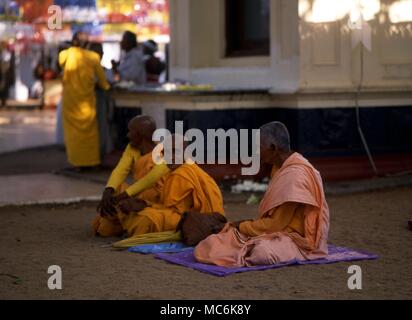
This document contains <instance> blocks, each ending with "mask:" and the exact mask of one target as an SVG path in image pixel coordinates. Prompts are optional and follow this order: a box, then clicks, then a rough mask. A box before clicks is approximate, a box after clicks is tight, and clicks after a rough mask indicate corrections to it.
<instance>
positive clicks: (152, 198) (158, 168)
mask: <svg viewBox="0 0 412 320" xmlns="http://www.w3.org/2000/svg"><path fill="white" fill-rule="evenodd" d="M128 129H129V132H128V138H129V140H130V143H129V144H128V145H127V147H126V149H125V151H124V152H123V155H122V157H121V159H120V161H119V163H118V164H117V166H116V168H115V169H114V170H113V171H112V174H111V175H110V178H109V180H108V182H107V184H106V188H105V190H104V192H103V195H102V200H101V201H100V203H99V205H98V209H97V210H98V212H99V215H98V216H97V217H96V218H95V219H94V220H93V223H92V225H93V229H94V232H95V233H96V234H98V235H100V236H103V237H110V236H119V235H121V234H122V233H123V228H122V227H121V225H120V221H119V219H118V216H117V211H116V210H117V209H116V205H117V204H118V203H119V201H121V200H122V199H127V198H129V197H137V198H139V199H142V200H145V201H148V202H158V201H160V192H161V189H162V186H163V179H162V177H163V176H165V175H166V174H167V173H168V172H169V171H170V170H169V169H168V167H167V165H166V164H165V163H161V164H155V163H154V162H153V159H152V150H153V149H154V147H155V146H156V143H154V142H153V141H152V135H153V132H154V131H155V130H156V123H155V121H154V120H153V118H151V117H149V116H136V117H134V118H133V119H132V120H130V121H129V124H128ZM129 174H132V175H133V180H134V183H133V184H132V185H130V186H129V185H128V184H127V183H126V182H125V181H126V179H127V177H128V176H129Z"/></svg>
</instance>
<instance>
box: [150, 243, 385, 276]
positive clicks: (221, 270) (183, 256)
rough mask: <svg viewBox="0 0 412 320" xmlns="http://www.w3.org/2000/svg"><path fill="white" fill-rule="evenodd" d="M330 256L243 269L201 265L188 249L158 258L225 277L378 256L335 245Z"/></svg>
mask: <svg viewBox="0 0 412 320" xmlns="http://www.w3.org/2000/svg"><path fill="white" fill-rule="evenodd" d="M328 249H329V254H328V256H327V257H326V258H323V259H318V260H296V259H295V260H291V261H287V262H283V263H278V264H273V265H266V266H254V267H241V268H225V267H219V266H215V265H210V264H204V263H199V262H197V261H196V260H195V258H194V256H193V249H188V250H186V251H183V252H178V253H172V254H168V253H158V254H156V255H155V257H156V258H158V259H161V260H165V261H167V262H170V263H175V264H180V265H182V266H185V267H188V268H192V269H195V270H198V271H201V272H205V273H208V274H211V275H214V276H218V277H224V276H228V275H230V274H232V273H236V272H246V271H259V270H266V269H275V268H281V267H284V266H290V265H302V264H327V263H335V262H340V261H355V260H373V259H377V258H378V256H377V255H376V254H372V253H368V252H365V251H359V250H353V249H349V248H344V247H335V246H333V245H329V246H328Z"/></svg>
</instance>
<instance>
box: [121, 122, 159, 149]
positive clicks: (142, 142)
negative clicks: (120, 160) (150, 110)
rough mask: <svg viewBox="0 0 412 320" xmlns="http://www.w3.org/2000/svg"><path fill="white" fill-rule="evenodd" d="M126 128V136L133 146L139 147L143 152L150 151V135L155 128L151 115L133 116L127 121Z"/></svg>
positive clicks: (151, 147) (151, 143)
mask: <svg viewBox="0 0 412 320" xmlns="http://www.w3.org/2000/svg"><path fill="white" fill-rule="evenodd" d="M127 128H128V130H129V132H128V133H127V137H128V138H129V140H130V144H131V145H132V147H133V148H136V149H139V150H140V151H141V152H142V153H143V154H145V153H146V152H149V151H152V149H153V145H154V142H153V141H152V135H153V132H155V130H156V122H155V121H154V119H153V118H152V117H149V116H137V117H134V118H133V119H132V120H130V121H129V124H128V126H127ZM149 149H150V150H149Z"/></svg>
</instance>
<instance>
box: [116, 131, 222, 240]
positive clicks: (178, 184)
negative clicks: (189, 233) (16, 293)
mask: <svg viewBox="0 0 412 320" xmlns="http://www.w3.org/2000/svg"><path fill="white" fill-rule="evenodd" d="M176 140H178V143H176ZM172 143H173V148H172V157H171V158H172V161H171V162H169V163H168V164H167V166H168V167H169V169H170V170H171V172H170V173H169V174H168V175H167V176H166V177H165V181H164V185H163V189H162V192H161V196H160V202H159V203H149V202H148V201H144V202H143V201H142V200H139V199H136V198H128V199H125V200H123V201H121V202H120V204H119V206H118V207H119V209H120V212H119V213H118V216H119V220H120V221H121V225H122V227H123V229H124V231H126V232H127V234H128V236H129V237H131V236H136V235H141V234H145V233H152V232H163V231H173V230H176V227H177V226H178V223H179V221H180V219H181V216H182V215H183V214H184V213H185V212H188V211H190V212H200V213H210V212H216V213H220V214H222V215H224V210H223V198H222V194H221V192H220V189H219V187H218V186H217V184H216V182H215V181H214V180H213V178H211V177H210V176H209V175H208V174H207V173H206V172H204V171H203V170H202V169H200V167H199V166H198V165H197V164H195V163H193V162H189V161H188V162H185V163H183V164H179V163H177V161H176V154H178V153H182V152H183V151H184V150H182V148H181V146H183V148H184V144H183V137H182V136H173V138H172Z"/></svg>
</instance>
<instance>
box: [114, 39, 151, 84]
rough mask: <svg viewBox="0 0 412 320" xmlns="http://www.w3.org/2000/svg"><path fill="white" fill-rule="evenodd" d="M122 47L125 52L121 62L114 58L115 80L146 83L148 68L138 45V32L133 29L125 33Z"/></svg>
mask: <svg viewBox="0 0 412 320" xmlns="http://www.w3.org/2000/svg"><path fill="white" fill-rule="evenodd" d="M120 47H121V49H122V50H123V52H124V56H123V58H122V59H121V60H120V62H116V61H114V60H112V69H113V73H114V79H115V81H122V80H125V81H133V82H134V83H135V84H137V85H144V84H145V83H146V70H145V63H144V57H143V52H142V50H141V49H139V47H138V43H137V38H136V34H135V33H133V32H131V31H125V32H124V33H123V37H122V40H121V42H120Z"/></svg>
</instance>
